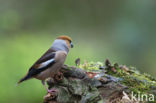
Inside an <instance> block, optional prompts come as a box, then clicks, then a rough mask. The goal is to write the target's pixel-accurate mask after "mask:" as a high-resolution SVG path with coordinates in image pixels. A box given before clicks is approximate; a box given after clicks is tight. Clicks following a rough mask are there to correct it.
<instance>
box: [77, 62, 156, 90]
mask: <svg viewBox="0 0 156 103" xmlns="http://www.w3.org/2000/svg"><path fill="white" fill-rule="evenodd" d="M108 63H109V62H108ZM79 67H80V68H84V69H85V70H87V71H94V70H99V68H100V67H103V70H105V71H107V72H106V74H108V75H111V76H114V77H117V78H121V80H120V81H119V82H120V83H121V84H123V85H125V86H127V87H128V88H129V89H130V90H131V91H133V92H134V93H138V92H139V93H151V92H152V89H151V87H154V88H156V79H155V78H154V77H152V76H150V75H149V74H146V73H140V72H139V71H138V70H137V69H136V68H134V67H126V66H123V65H118V64H115V65H113V66H112V65H111V64H109V66H108V65H107V64H105V65H104V64H103V63H101V62H85V63H84V64H81V65H80V66H79ZM112 68H113V69H115V71H114V70H113V69H112Z"/></svg>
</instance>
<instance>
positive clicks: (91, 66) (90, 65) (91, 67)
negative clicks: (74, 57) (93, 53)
mask: <svg viewBox="0 0 156 103" xmlns="http://www.w3.org/2000/svg"><path fill="white" fill-rule="evenodd" d="M102 66H103V63H101V62H89V63H88V62H85V63H84V64H80V65H79V68H83V69H85V70H86V71H93V70H99V67H102Z"/></svg>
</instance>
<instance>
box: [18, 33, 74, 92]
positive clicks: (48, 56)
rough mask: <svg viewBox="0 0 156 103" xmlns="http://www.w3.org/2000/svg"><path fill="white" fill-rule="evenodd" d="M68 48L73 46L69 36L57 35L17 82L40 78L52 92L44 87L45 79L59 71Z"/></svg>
mask: <svg viewBox="0 0 156 103" xmlns="http://www.w3.org/2000/svg"><path fill="white" fill-rule="evenodd" d="M70 48H73V43H72V39H71V38H70V37H69V36H66V35H62V36H59V37H57V38H56V40H54V42H53V44H52V46H51V47H50V48H49V49H48V50H47V51H46V52H45V53H44V54H43V55H42V56H41V57H40V58H39V59H38V60H37V61H36V62H35V63H34V64H33V65H32V66H31V67H30V68H29V70H28V72H27V74H26V75H25V76H24V77H23V78H21V79H20V80H19V81H18V82H17V84H20V83H22V82H23V81H26V80H29V79H32V78H36V79H39V80H41V82H42V84H43V85H44V87H45V88H46V90H47V91H48V92H53V90H49V89H48V88H47V87H46V85H45V80H46V79H47V78H49V77H52V78H53V77H54V76H55V74H57V73H58V72H59V70H60V69H61V67H62V66H63V64H64V62H65V60H66V57H67V55H68V52H69V50H70Z"/></svg>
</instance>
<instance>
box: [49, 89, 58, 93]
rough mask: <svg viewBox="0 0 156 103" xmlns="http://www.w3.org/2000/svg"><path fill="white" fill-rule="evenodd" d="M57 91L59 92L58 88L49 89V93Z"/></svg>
mask: <svg viewBox="0 0 156 103" xmlns="http://www.w3.org/2000/svg"><path fill="white" fill-rule="evenodd" d="M55 92H57V91H56V89H50V90H48V93H55Z"/></svg>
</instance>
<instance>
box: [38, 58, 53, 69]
mask: <svg viewBox="0 0 156 103" xmlns="http://www.w3.org/2000/svg"><path fill="white" fill-rule="evenodd" d="M52 62H54V59H50V60H48V61H46V62H43V63H41V66H40V67H39V68H43V67H45V66H47V65H49V64H50V63H52Z"/></svg>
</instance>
